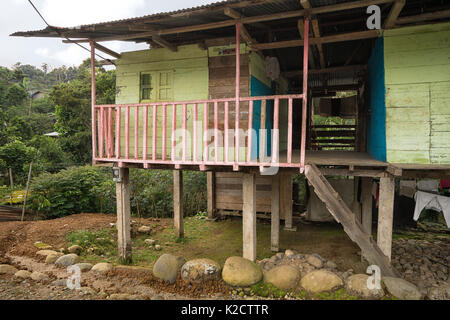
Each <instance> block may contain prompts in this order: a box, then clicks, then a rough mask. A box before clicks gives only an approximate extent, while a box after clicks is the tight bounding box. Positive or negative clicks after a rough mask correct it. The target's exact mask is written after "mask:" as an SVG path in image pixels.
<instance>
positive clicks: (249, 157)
mask: <svg viewBox="0 0 450 320" xmlns="http://www.w3.org/2000/svg"><path fill="white" fill-rule="evenodd" d="M252 136H253V101H250V102H249V107H248V138H247V139H248V146H247V162H250V161H252V139H253V137H252Z"/></svg>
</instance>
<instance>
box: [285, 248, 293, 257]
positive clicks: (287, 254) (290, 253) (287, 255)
mask: <svg viewBox="0 0 450 320" xmlns="http://www.w3.org/2000/svg"><path fill="white" fill-rule="evenodd" d="M284 255H285V256H286V257H287V258H291V257H292V256H294V255H295V251H294V250H290V249H287V250H286V251H285V252H284Z"/></svg>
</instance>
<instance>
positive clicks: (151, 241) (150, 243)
mask: <svg viewBox="0 0 450 320" xmlns="http://www.w3.org/2000/svg"><path fill="white" fill-rule="evenodd" d="M144 242H145V243H146V244H148V245H149V246H152V245H154V244H155V243H156V241H155V240H153V239H145V240H144Z"/></svg>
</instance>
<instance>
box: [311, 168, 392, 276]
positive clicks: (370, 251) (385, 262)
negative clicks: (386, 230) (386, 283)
mask: <svg viewBox="0 0 450 320" xmlns="http://www.w3.org/2000/svg"><path fill="white" fill-rule="evenodd" d="M305 175H306V178H307V179H308V181H309V182H310V183H311V185H312V186H313V187H314V192H315V193H316V194H317V196H318V197H319V199H320V200H321V201H322V202H323V203H324V204H325V205H326V207H327V209H328V211H329V212H330V213H331V215H332V216H333V217H334V219H335V220H336V221H337V222H338V223H340V224H342V226H343V227H344V231H345V232H346V233H347V235H348V236H349V237H350V239H351V240H352V241H353V242H355V243H356V244H357V245H358V246H359V247H360V248H361V251H362V255H363V257H364V258H366V260H367V261H368V262H369V263H370V264H372V265H377V266H379V267H380V270H381V273H382V276H391V277H399V276H400V275H399V273H398V271H397V270H395V268H394V267H392V265H391V264H390V262H389V259H388V257H386V256H385V255H384V253H383V252H382V251H381V249H380V248H379V247H378V245H377V243H376V242H375V241H374V240H373V238H372V236H371V235H369V234H367V233H365V232H364V231H363V228H362V225H361V223H359V221H358V220H356V218H355V215H354V213H353V212H352V211H351V210H350V209H349V208H348V207H347V205H346V204H345V202H344V201H343V200H342V198H341V196H340V195H339V194H338V193H337V192H336V190H334V189H333V187H332V186H331V185H330V183H329V182H328V181H327V179H326V178H325V177H324V176H323V174H322V172H320V170H319V168H317V166H316V165H314V164H312V165H306V166H305Z"/></svg>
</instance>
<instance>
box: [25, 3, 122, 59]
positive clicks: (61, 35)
mask: <svg viewBox="0 0 450 320" xmlns="http://www.w3.org/2000/svg"><path fill="white" fill-rule="evenodd" d="M28 2H29V3H30V5H31V6H32V7H33V9H34V10H35V11H36V13H37V14H38V15H39V17H41V19H42V21H44V22H45V24H46V25H47V26H48V27H49V28H51V29H53V31H55V32H56V33H57V34H58V35H59V36H60V37H61V38H64V39H66V40H67V41H69V42H70V43H74V44H76V45H77V46H79V47H80V48H82V49H84V50H86V51H88V52H91V50H89V49H88V48H86V47H84V46H82V45H81V44H79V43H78V42H76V41H75V40H72V39H69V38H68V37H66V36H65V35H63V34H62V33H61V32H60V31H59V30H58V28H56V27H54V26H52V25H50V24H49V23H48V22H47V20H45V18H44V17H43V16H42V14H41V13H40V12H39V10H38V9H37V8H36V6H35V5H34V4H33V2H31V0H28ZM95 55H96V56H97V57H99V58H102V59H103V60H105V61H108V62H109V63H111V64H113V65H116V64H115V63H114V62H113V61H112V60H111V59H108V58H105V57H103V56H101V55H99V54H98V53H95Z"/></svg>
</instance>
